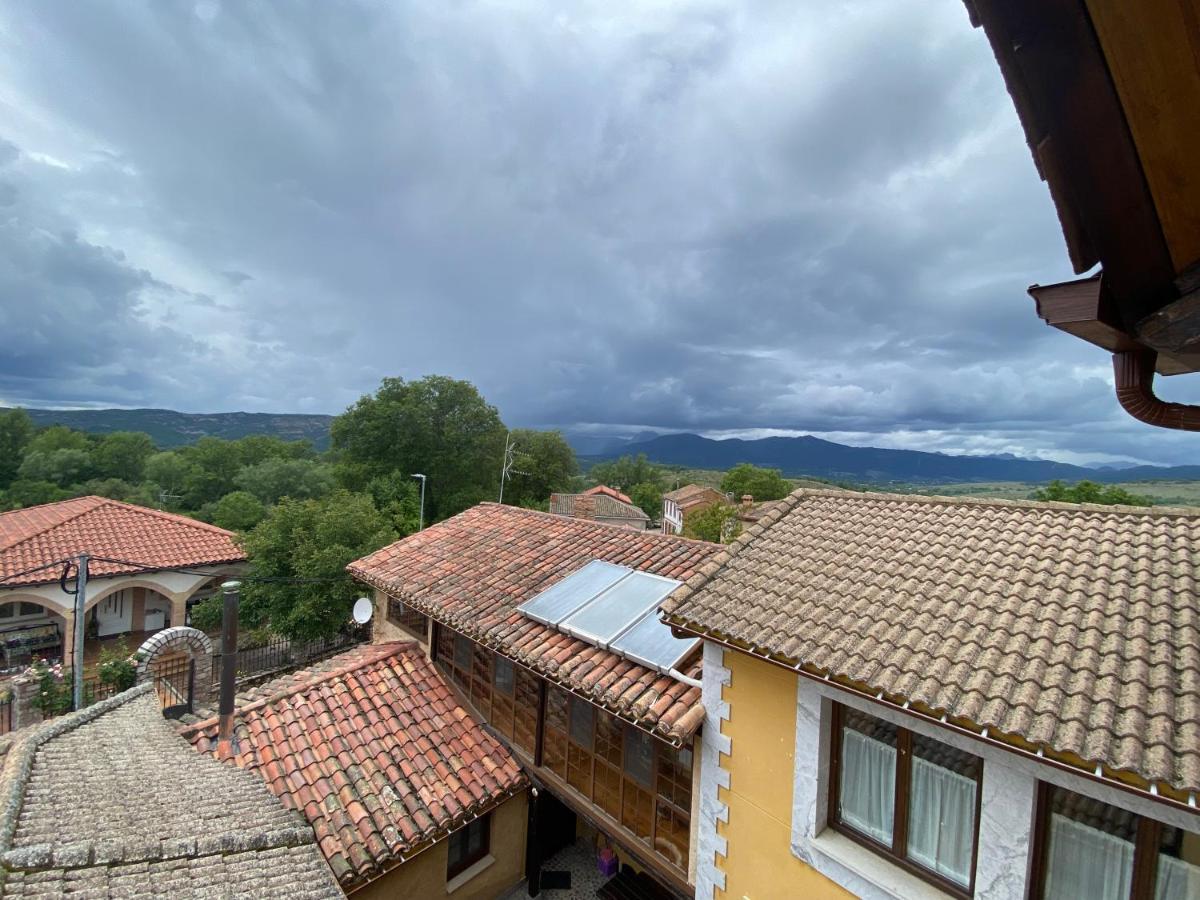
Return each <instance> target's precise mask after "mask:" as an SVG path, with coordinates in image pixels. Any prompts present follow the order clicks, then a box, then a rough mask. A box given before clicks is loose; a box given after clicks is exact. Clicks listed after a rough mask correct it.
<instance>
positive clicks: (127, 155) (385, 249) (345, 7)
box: [0, 0, 1200, 463]
mask: <svg viewBox="0 0 1200 900" xmlns="http://www.w3.org/2000/svg"><path fill="white" fill-rule="evenodd" d="M1068 277H1071V272H1070V268H1069V265H1068V262H1067V257H1066V251H1065V248H1064V245H1063V241H1062V237H1061V234H1060V231H1059V228H1058V223H1057V220H1056V219H1055V217H1054V213H1053V208H1052V205H1051V203H1050V199H1049V195H1048V193H1047V191H1046V189H1045V186H1044V185H1043V184H1042V183H1041V182H1040V181H1039V180H1038V178H1037V175H1036V172H1035V170H1034V166H1033V163H1032V160H1031V158H1030V156H1029V152H1028V150H1027V148H1026V146H1025V143H1024V138H1023V135H1022V133H1021V130H1020V127H1019V124H1018V122H1017V118H1016V114H1015V112H1014V110H1013V108H1012V103H1011V101H1010V100H1009V98H1008V96H1007V94H1006V93H1005V91H1004V87H1003V83H1002V80H1001V76H1000V72H999V69H998V68H997V66H996V63H995V61H994V59H993V57H992V55H991V51H990V49H989V47H988V45H987V41H986V39H985V37H984V35H983V34H982V32H980V31H977V30H975V29H973V28H971V26H970V23H969V21H968V19H967V14H966V11H965V9H964V7H963V5H962V3H961V2H960V0H861V2H845V3H828V2H807V0H806V2H798V0H787V2H768V0H762V2H740V3H734V2H721V0H711V2H689V3H682V2H679V3H671V2H665V3H654V4H650V3H643V4H624V3H619V2H612V0H606V2H594V3H558V4H545V3H534V2H528V3H520V2H508V3H474V2H444V3H433V4H416V3H405V2H372V3H367V2H356V3H351V2H345V3H337V4H332V3H325V2H310V3H288V4H272V5H267V4H255V5H251V4H244V3H233V2H230V3H217V2H199V3H192V4H189V3H159V2H149V0H147V2H144V3H134V2H129V3H108V4H99V3H92V4H73V3H72V4H68V3H43V2H38V0H28V2H23V0H10V2H8V3H6V4H4V6H3V7H2V8H0V402H3V403H6V404H12V403H23V404H28V405H33V406H112V405H117V406H162V407H170V408H175V409H181V410H185V411H215V410H234V409H244V410H251V411H277V412H338V411H340V410H341V409H342V408H344V407H345V406H346V405H347V404H349V403H350V402H352V401H353V400H354V399H355V398H356V397H358V396H359V395H360V394H362V393H364V392H368V391H371V390H373V389H374V388H375V387H376V386H377V385H378V382H379V380H380V379H381V378H382V377H383V376H385V375H400V376H404V377H420V376H421V375H423V374H427V373H442V374H449V375H454V376H456V377H461V378H468V379H470V380H471V381H473V382H475V383H476V384H477V385H478V386H479V388H480V389H481V390H482V391H483V392H484V394H485V395H486V396H487V397H488V399H489V400H491V401H492V402H493V403H495V404H496V405H497V406H498V407H499V408H500V411H501V413H502V415H503V417H504V419H505V421H507V422H509V423H510V424H513V425H531V426H561V427H566V428H571V429H575V430H594V431H598V432H604V431H608V430H614V429H616V430H640V429H643V428H655V429H662V430H689V431H701V432H705V433H710V434H715V435H721V434H735V433H736V434H739V435H746V434H750V435H753V434H758V433H765V432H764V430H772V433H775V432H777V431H784V432H789V431H806V432H812V433H817V434H820V435H822V436H826V437H830V438H832V439H834V440H842V441H848V442H852V443H862V444H872V445H876V446H893V447H897V446H898V447H911V448H915V449H933V450H946V451H951V452H987V451H991V452H1012V453H1019V454H1022V455H1042V456H1047V457H1054V458H1059V459H1063V460H1066V461H1071V462H1080V461H1102V460H1104V459H1108V458H1118V457H1119V458H1129V459H1135V460H1139V461H1148V462H1162V463H1186V462H1194V461H1195V459H1196V453H1195V447H1196V444H1195V441H1196V438H1194V437H1192V436H1188V435H1185V434H1175V433H1170V432H1165V431H1159V430H1154V429H1151V428H1148V427H1146V426H1143V425H1140V424H1138V423H1136V422H1134V421H1133V420H1131V419H1129V418H1128V417H1126V416H1125V414H1124V413H1122V412H1121V411H1120V410H1119V408H1118V407H1117V404H1116V402H1115V400H1114V399H1113V396H1112V386H1111V366H1110V362H1109V359H1108V357H1107V355H1106V354H1105V353H1103V352H1102V351H1100V350H1098V349H1094V348H1090V347H1088V346H1086V345H1084V344H1082V343H1081V342H1079V341H1077V340H1074V339H1072V338H1069V337H1067V336H1065V335H1062V334H1059V333H1057V332H1055V331H1053V330H1051V329H1049V328H1047V327H1046V326H1045V325H1043V324H1042V323H1041V322H1040V321H1039V320H1038V319H1037V317H1036V316H1035V315H1034V312H1033V305H1032V301H1031V300H1030V299H1029V298H1028V297H1027V296H1026V294H1025V288H1026V286H1027V285H1028V284H1029V283H1030V282H1033V281H1040V282H1043V283H1048V282H1052V281H1057V280H1062V279H1064V278H1068ZM1162 393H1163V394H1164V395H1166V396H1167V397H1168V398H1169V399H1177V400H1189V399H1190V400H1200V387H1198V386H1197V385H1196V384H1195V383H1194V382H1189V381H1186V380H1184V381H1178V380H1177V381H1171V380H1168V381H1167V382H1165V383H1164V385H1163V386H1162Z"/></svg>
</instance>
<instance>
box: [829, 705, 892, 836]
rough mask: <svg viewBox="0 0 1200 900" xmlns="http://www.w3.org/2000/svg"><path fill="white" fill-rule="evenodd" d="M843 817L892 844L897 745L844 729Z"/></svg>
mask: <svg viewBox="0 0 1200 900" xmlns="http://www.w3.org/2000/svg"><path fill="white" fill-rule="evenodd" d="M841 765H842V777H841V782H842V783H841V785H840V789H841V790H840V798H841V810H840V812H841V819H842V821H843V822H845V823H846V824H847V825H850V826H851V827H853V828H856V829H857V830H859V831H861V832H862V833H863V834H866V835H868V836H870V837H873V838H874V839H875V840H877V841H879V842H880V843H882V844H887V845H888V846H889V847H890V846H891V844H892V819H893V810H894V809H895V807H896V748H895V747H891V746H889V745H887V744H884V743H882V742H881V741H877V740H875V739H874V738H869V737H867V736H866V735H865V734H861V733H859V732H857V731H853V730H851V729H849V728H844V729H842V762H841Z"/></svg>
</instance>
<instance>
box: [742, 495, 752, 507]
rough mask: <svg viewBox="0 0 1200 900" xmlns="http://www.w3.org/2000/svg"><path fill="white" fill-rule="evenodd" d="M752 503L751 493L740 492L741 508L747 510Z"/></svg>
mask: <svg viewBox="0 0 1200 900" xmlns="http://www.w3.org/2000/svg"><path fill="white" fill-rule="evenodd" d="M753 505H754V495H753V494H742V510H743V511H744V510H748V509H750V507H752V506H753Z"/></svg>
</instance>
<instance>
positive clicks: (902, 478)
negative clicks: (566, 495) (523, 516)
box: [586, 434, 1200, 484]
mask: <svg viewBox="0 0 1200 900" xmlns="http://www.w3.org/2000/svg"><path fill="white" fill-rule="evenodd" d="M639 453H644V454H646V458H647V459H649V460H650V461H651V462H656V463H661V464H664V465H677V466H687V467H689V468H694V469H728V468H730V467H732V466H736V465H737V464H738V463H744V462H747V463H753V464H754V465H756V466H765V467H768V468H772V469H780V470H781V471H782V472H783V474H784V475H788V476H792V477H798V476H804V475H808V476H812V477H816V478H825V479H830V480H834V481H851V482H867V483H872V484H883V483H889V482H904V483H917V484H938V483H943V484H944V483H947V482H989V481H1026V482H1043V481H1053V480H1054V479H1056V478H1059V479H1062V480H1063V481H1080V480H1083V479H1089V480H1091V481H1100V482H1118V481H1120V482H1126V481H1155V480H1162V479H1172V480H1181V481H1191V480H1194V479H1200V466H1130V467H1128V468H1116V467H1113V466H1103V467H1097V468H1092V467H1088V466H1075V465H1071V464H1069V463H1061V462H1052V461H1050V460H1042V459H1022V458H1020V457H1017V456H1013V455H1012V454H1008V453H1005V454H1002V455H998V456H952V455H950V454H947V453H928V452H925V451H921V450H887V449H883V448H879V447H850V446H847V445H845V444H837V443H834V442H833V441H826V440H822V439H821V438H816V437H811V436H808V435H806V436H802V437H769V438H759V439H756V440H741V439H738V438H729V439H725V440H713V439H712V438H706V437H701V436H700V435H698V434H665V435H660V436H657V437H652V438H639V439H635V440H632V441H629V442H626V443H621V444H615V445H612V446H610V447H609V449H608V450H607V451H606V452H605V453H603V454H599V455H598V456H596V457H588V458H586V459H589V460H593V461H594V460H596V459H604V458H608V459H611V458H613V457H616V456H624V455H627V454H630V455H636V454H639Z"/></svg>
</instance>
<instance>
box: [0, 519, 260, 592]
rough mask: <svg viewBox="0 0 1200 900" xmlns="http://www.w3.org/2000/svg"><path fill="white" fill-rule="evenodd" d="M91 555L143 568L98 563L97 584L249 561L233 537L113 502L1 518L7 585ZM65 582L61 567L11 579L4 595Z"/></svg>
mask: <svg viewBox="0 0 1200 900" xmlns="http://www.w3.org/2000/svg"><path fill="white" fill-rule="evenodd" d="M84 552H86V553H88V554H90V555H91V556H93V557H103V558H108V559H113V560H124V561H128V562H132V563H137V565H135V566H130V565H123V564H121V563H114V562H103V561H101V560H95V561H93V562H92V563H91V565H90V566H89V574H90V575H91V576H92V577H94V578H98V577H104V576H108V575H127V574H131V573H133V572H139V571H145V570H147V569H169V568H176V567H179V566H203V565H217V564H222V563H232V562H241V561H242V560H244V559H245V558H246V554H245V552H244V551H243V550H242V549H241V548H240V547H238V545H237V543H236V541H235V535H234V534H233V532H231V531H226V530H225V529H224V528H218V527H217V526H215V525H209V524H208V523H206V522H199V521H197V520H196V519H189V518H188V517H187V516H179V515H175V514H174V513H168V512H162V511H161V510H157V509H147V508H146V507H144V506H134V505H133V504H132V503H122V502H120V501H119V500H110V499H108V498H107V497H77V498H75V499H74V500H62V501H60V502H58V503H46V504H43V505H41V506H31V507H29V508H27V509H16V510H12V511H11V512H6V513H0V578H5V577H6V576H12V575H15V574H17V573H20V572H26V571H28V570H29V569H35V568H37V567H39V566H46V565H49V564H52V563H56V562H58V561H60V560H63V559H66V558H67V557H71V556H77V555H78V554H80V553H84ZM60 575H61V570H60V569H59V568H58V567H57V566H55V567H53V568H47V569H43V570H41V571H37V572H30V573H29V574H27V575H23V576H19V577H16V578H8V579H7V580H5V581H4V582H3V584H2V585H0V587H14V586H17V585H31V584H49V583H52V582H55V581H58V579H59V576H60Z"/></svg>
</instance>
